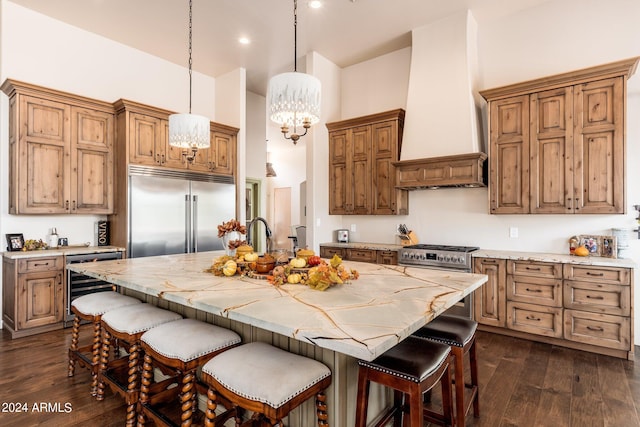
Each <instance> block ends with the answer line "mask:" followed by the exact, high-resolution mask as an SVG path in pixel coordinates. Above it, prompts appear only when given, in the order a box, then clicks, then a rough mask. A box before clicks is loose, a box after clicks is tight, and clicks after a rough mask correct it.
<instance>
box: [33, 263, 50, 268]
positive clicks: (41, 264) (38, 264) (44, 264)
mask: <svg viewBox="0 0 640 427" xmlns="http://www.w3.org/2000/svg"><path fill="white" fill-rule="evenodd" d="M47 265H49V263H48V262H43V263H39V262H36V263H34V264H33V266H34V267H42V266H47Z"/></svg>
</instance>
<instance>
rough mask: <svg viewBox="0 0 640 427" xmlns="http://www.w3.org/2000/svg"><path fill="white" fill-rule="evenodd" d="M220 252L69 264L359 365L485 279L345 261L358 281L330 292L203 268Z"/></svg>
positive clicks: (464, 274) (482, 276) (421, 324)
mask: <svg viewBox="0 0 640 427" xmlns="http://www.w3.org/2000/svg"><path fill="white" fill-rule="evenodd" d="M221 254H222V253H221V252H220V251H216V252H202V253H196V254H179V255H164V256H156V257H147V258H133V259H123V260H117V261H103V262H97V263H82V264H73V265H69V266H68V267H67V268H68V269H70V270H73V271H76V272H79V273H82V274H86V275H89V276H93V277H97V278H100V279H104V280H107V281H109V282H111V283H115V284H117V285H120V286H122V287H124V288H127V289H131V290H134V291H139V292H142V293H144V294H147V295H153V296H157V297H159V298H161V299H165V300H167V301H171V302H174V303H178V304H182V305H185V306H188V307H193V308H195V309H198V310H202V311H205V312H208V313H213V314H215V315H218V316H222V317H225V318H229V319H231V320H236V321H239V322H242V323H245V324H248V325H251V326H255V327H259V328H262V329H265V330H268V331H271V332H275V333H278V334H281V335H284V336H286V337H291V338H295V339H297V340H300V341H303V342H308V343H312V344H315V345H317V346H319V347H322V348H325V349H328V350H333V351H336V352H340V353H343V354H347V355H350V356H353V357H356V358H360V359H364V360H373V359H375V358H376V357H377V356H379V355H380V354H382V353H384V352H385V351H386V350H388V349H390V348H391V347H393V346H394V345H396V344H397V343H398V342H400V341H401V340H403V339H404V338H406V337H407V336H409V335H410V334H411V333H413V332H415V331H416V330H417V329H419V328H420V327H422V326H423V325H425V324H426V323H428V322H429V321H431V320H432V319H433V318H434V317H435V316H437V315H438V314H440V313H442V312H443V311H444V310H446V309H447V308H449V307H451V306H452V305H453V304H455V303H456V302H457V301H459V300H460V299H462V298H463V297H464V296H466V295H467V294H469V293H471V292H472V291H473V290H475V289H477V288H479V287H480V286H481V285H482V284H483V283H485V282H486V281H487V276H486V275H482V274H470V273H459V272H449V271H441V270H430V269H426V268H410V267H401V266H389V265H377V264H369V263H360V262H352V261H346V262H345V265H346V266H347V267H348V268H351V269H355V270H357V271H358V272H359V273H360V277H359V278H358V279H357V280H353V281H352V282H351V283H347V284H344V285H338V286H333V287H331V288H329V289H328V290H326V291H324V292H322V291H315V290H312V289H310V288H308V287H306V286H304V285H283V286H280V287H275V286H273V285H271V284H270V283H269V282H267V281H266V280H260V279H252V278H248V277H241V276H234V277H218V276H214V275H213V274H211V273H206V272H204V270H205V269H206V268H208V267H210V266H211V263H212V261H213V259H215V258H216V257H217V256H219V255H221Z"/></svg>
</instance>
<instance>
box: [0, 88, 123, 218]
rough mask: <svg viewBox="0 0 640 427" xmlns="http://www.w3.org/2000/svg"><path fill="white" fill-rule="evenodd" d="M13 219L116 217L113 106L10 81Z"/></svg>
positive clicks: (6, 91) (10, 203)
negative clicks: (26, 216) (33, 216)
mask: <svg viewBox="0 0 640 427" xmlns="http://www.w3.org/2000/svg"><path fill="white" fill-rule="evenodd" d="M2 90H3V91H4V92H5V93H6V94H7V95H8V96H9V109H10V111H9V213H12V214H66V213H74V214H75V213H77V214H109V213H111V212H113V185H114V183H113V174H114V172H113V144H114V115H113V108H112V106H111V104H108V103H103V102H100V101H95V100H90V99H87V98H82V97H79V96H75V95H71V94H66V93H63V92H58V91H54V90H51V89H46V88H42V87H39V86H34V85H29V84H26V83H22V82H17V81H14V80H7V81H5V83H4V84H3V85H2Z"/></svg>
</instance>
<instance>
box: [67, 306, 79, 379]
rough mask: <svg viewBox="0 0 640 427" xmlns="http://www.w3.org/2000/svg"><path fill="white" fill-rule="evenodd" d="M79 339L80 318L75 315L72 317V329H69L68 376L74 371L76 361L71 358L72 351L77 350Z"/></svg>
mask: <svg viewBox="0 0 640 427" xmlns="http://www.w3.org/2000/svg"><path fill="white" fill-rule="evenodd" d="M79 339H80V318H79V317H78V316H76V317H75V318H74V319H73V329H72V330H71V346H70V347H69V372H68V374H67V375H68V376H70V377H72V376H73V375H74V374H75V371H76V362H75V360H74V359H73V356H72V352H73V353H75V352H77V351H78V341H79Z"/></svg>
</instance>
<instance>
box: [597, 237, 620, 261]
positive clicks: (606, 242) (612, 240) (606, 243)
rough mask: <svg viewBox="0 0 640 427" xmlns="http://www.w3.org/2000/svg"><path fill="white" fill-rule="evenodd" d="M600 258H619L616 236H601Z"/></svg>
mask: <svg viewBox="0 0 640 427" xmlns="http://www.w3.org/2000/svg"><path fill="white" fill-rule="evenodd" d="M600 238H601V240H602V244H601V245H600V256H603V257H607V258H618V238H617V237H616V236H600Z"/></svg>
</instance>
